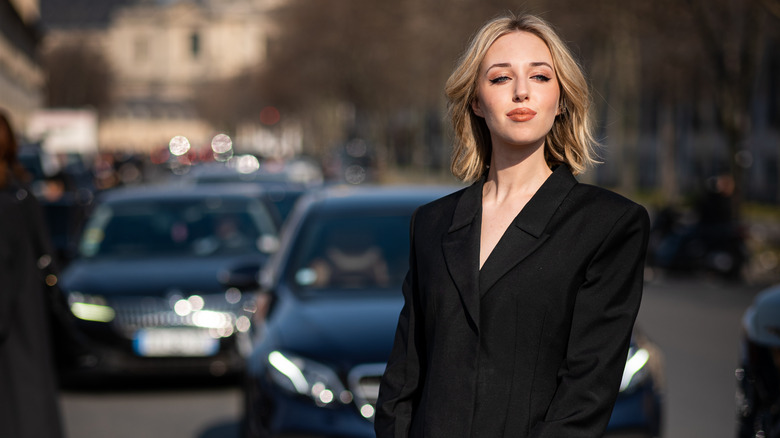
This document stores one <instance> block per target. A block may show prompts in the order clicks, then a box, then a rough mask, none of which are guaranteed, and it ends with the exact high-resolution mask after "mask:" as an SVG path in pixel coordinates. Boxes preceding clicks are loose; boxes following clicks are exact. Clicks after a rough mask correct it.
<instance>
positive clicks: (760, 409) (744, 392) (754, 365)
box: [736, 285, 780, 438]
mask: <svg viewBox="0 0 780 438" xmlns="http://www.w3.org/2000/svg"><path fill="white" fill-rule="evenodd" d="M740 352H741V354H740V358H739V368H737V371H736V377H737V397H736V404H737V414H738V415H737V424H738V427H737V433H736V436H737V437H738V438H748V437H750V438H753V437H759V436H761V437H767V438H770V437H772V438H774V437H779V436H780V285H775V286H773V287H770V288H767V289H765V290H764V291H762V292H761V293H759V294H758V295H757V296H756V298H755V299H754V300H753V304H752V305H751V306H750V307H749V308H748V309H747V310H746V311H745V314H744V316H743V318H742V335H741V348H740Z"/></svg>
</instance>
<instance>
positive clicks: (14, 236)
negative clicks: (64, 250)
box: [0, 112, 63, 438]
mask: <svg viewBox="0 0 780 438" xmlns="http://www.w3.org/2000/svg"><path fill="white" fill-rule="evenodd" d="M24 178H25V172H24V170H23V169H22V168H21V165H20V164H19V163H18V161H17V143H16V139H15V137H14V133H13V131H12V129H11V126H10V123H9V121H8V118H7V117H6V116H5V115H4V114H3V113H2V112H0V436H3V437H14V438H56V437H61V436H63V431H62V425H61V417H60V409H59V401H58V384H57V378H56V372H55V367H54V357H53V350H52V344H51V332H50V319H49V315H50V307H49V306H50V303H49V301H48V296H47V295H46V289H45V287H46V286H45V281H46V280H47V279H46V278H45V274H44V272H45V271H44V269H45V268H47V267H48V265H49V264H50V263H51V262H52V256H51V254H52V252H51V251H50V246H49V245H48V244H47V238H46V236H47V231H46V229H45V227H44V222H43V217H42V214H41V211H40V206H39V205H38V203H37V201H36V199H35V198H34V197H33V195H32V193H31V192H30V191H29V190H28V189H27V188H26V187H25V185H24V183H23V180H24ZM52 275H53V274H52ZM54 280H55V278H51V277H50V278H49V279H48V281H50V282H53V281H54Z"/></svg>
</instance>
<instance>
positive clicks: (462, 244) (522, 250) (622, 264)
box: [375, 15, 649, 438]
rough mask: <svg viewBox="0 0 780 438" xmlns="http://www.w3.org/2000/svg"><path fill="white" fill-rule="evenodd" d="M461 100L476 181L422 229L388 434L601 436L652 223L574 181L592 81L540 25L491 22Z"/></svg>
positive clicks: (453, 87) (438, 204)
mask: <svg viewBox="0 0 780 438" xmlns="http://www.w3.org/2000/svg"><path fill="white" fill-rule="evenodd" d="M446 92H447V95H448V97H449V108H450V114H451V116H452V121H453V126H454V129H455V133H456V136H457V144H456V147H455V150H454V155H453V161H452V170H453V173H454V174H455V175H456V176H458V177H459V178H461V179H463V180H465V181H471V182H472V183H473V184H472V185H471V186H469V187H467V188H465V189H463V190H460V191H458V192H456V193H454V194H451V195H448V196H446V197H444V198H442V199H439V200H437V201H434V202H432V203H430V204H427V205H424V206H422V207H420V208H419V209H418V210H417V211H416V212H415V214H414V216H413V218H412V224H411V233H410V234H411V254H410V268H409V272H408V274H407V277H406V279H405V281H404V285H403V293H404V299H405V304H404V307H403V309H402V311H401V314H400V317H399V321H398V327H397V330H396V336H395V343H394V346H393V349H392V352H391V356H390V359H389V360H388V364H387V368H386V371H385V373H384V375H383V377H382V381H381V384H380V391H379V399H378V404H377V411H376V417H375V430H376V434H377V437H378V438H385V437H397V438H399V437H432V438H438V437H441V438H445V437H446V438H457V437H536V438H541V437H555V438H561V437H566V438H575V437H601V436H602V435H603V433H604V430H605V429H606V426H607V423H608V421H609V418H610V415H611V411H612V407H613V405H614V403H615V400H616V397H617V394H618V388H619V385H620V380H621V376H622V372H623V368H624V366H625V361H626V357H627V352H628V346H629V341H630V337H631V332H632V328H633V325H634V321H635V319H636V316H637V313H638V310H639V304H640V301H641V294H642V284H643V267H644V255H645V251H646V246H647V238H648V232H649V218H648V215H647V212H646V210H645V209H644V208H643V207H641V206H640V205H638V204H636V203H634V202H632V201H630V200H628V199H626V198H624V197H622V196H619V195H617V194H615V193H612V192H610V191H608V190H605V189H602V188H598V187H594V186H591V185H586V184H582V183H579V182H578V181H577V179H576V178H575V176H574V175H576V174H578V173H580V172H581V171H583V170H584V169H585V168H586V167H588V166H589V165H591V164H592V162H593V161H594V160H593V158H592V155H593V152H592V148H593V147H594V145H595V141H594V140H593V137H592V135H591V130H590V119H589V116H588V107H589V96H588V86H587V83H586V81H585V79H584V76H583V74H582V72H581V69H580V68H579V66H578V65H577V63H576V62H575V61H574V60H573V58H572V56H571V55H570V53H569V51H568V49H567V48H566V46H565V45H564V44H563V43H562V41H561V40H560V38H559V37H558V36H557V35H556V34H555V32H554V31H553V29H552V27H551V26H550V25H549V24H547V23H546V22H544V21H543V20H541V19H539V18H538V17H535V16H530V15H525V16H519V17H516V16H506V17H501V18H497V19H494V20H491V21H490V22H488V23H487V24H485V25H484V26H483V27H482V28H481V29H480V31H479V32H478V33H477V34H476V36H475V37H474V39H473V40H472V42H471V45H470V46H469V48H468V49H467V51H466V53H465V54H464V55H463V57H462V58H461V60H460V63H459V65H458V66H457V67H456V69H455V71H454V72H453V74H452V75H451V76H450V79H449V80H448V82H447V86H446Z"/></svg>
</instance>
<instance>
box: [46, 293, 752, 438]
mask: <svg viewBox="0 0 780 438" xmlns="http://www.w3.org/2000/svg"><path fill="white" fill-rule="evenodd" d="M760 289H761V288H760V287H757V286H746V285H735V284H728V283H722V282H720V281H717V280H708V279H697V280H693V279H688V280H672V279H657V280H654V281H652V282H650V283H648V284H647V286H646V288H645V295H644V299H643V304H642V309H641V311H640V314H639V319H638V324H639V326H640V327H641V329H642V330H643V331H644V332H645V333H646V334H647V335H648V336H649V337H650V338H651V339H652V340H654V341H655V342H656V343H657V344H658V345H659V346H660V347H661V349H662V350H663V352H664V355H665V363H666V378H667V382H666V403H665V420H664V437H666V438H677V437H680V438H682V437H686V438H687V437H707V438H710V437H731V436H733V432H734V389H735V381H734V369H735V367H736V364H737V357H738V341H739V330H740V318H741V316H742V313H743V312H744V310H745V309H746V308H747V307H748V306H749V304H750V302H751V300H752V299H753V297H754V296H755V294H756V293H757V292H758V291H759V290H760ZM62 411H63V417H64V421H65V425H66V430H67V433H68V437H70V438H92V437H101V438H102V437H113V438H124V437H128V438H129V437H139V436H141V437H146V438H155V437H166V438H175V437H182V438H215V437H226V438H234V437H236V436H237V433H238V421H239V418H240V415H241V392H240V390H239V389H238V388H237V387H236V386H233V385H225V384H223V385H213V384H201V385H197V386H195V387H193V388H189V387H181V386H176V387H168V388H165V389H156V388H141V389H138V388H134V387H130V388H121V389H117V390H99V391H97V390H88V391H75V390H68V391H65V392H64V393H63V395H62Z"/></svg>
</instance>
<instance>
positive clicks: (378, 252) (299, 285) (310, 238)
mask: <svg viewBox="0 0 780 438" xmlns="http://www.w3.org/2000/svg"><path fill="white" fill-rule="evenodd" d="M345 216H346V215H345ZM408 260H409V215H402V214H399V215H387V216H385V215H381V216H380V215H376V216H365V215H364V216H348V217H343V216H339V217H316V216H315V217H309V218H308V220H306V221H305V223H304V224H303V232H302V233H301V235H300V238H299V239H298V240H297V242H296V244H295V247H294V248H293V256H292V257H291V264H290V266H289V269H287V270H286V272H287V278H288V282H289V284H291V285H292V287H293V289H296V290H298V291H324V290H327V291H334V290H388V289H394V290H400V288H401V284H402V283H403V279H404V275H405V274H406V271H407V270H408V267H409V262H408Z"/></svg>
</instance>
